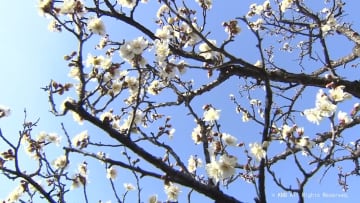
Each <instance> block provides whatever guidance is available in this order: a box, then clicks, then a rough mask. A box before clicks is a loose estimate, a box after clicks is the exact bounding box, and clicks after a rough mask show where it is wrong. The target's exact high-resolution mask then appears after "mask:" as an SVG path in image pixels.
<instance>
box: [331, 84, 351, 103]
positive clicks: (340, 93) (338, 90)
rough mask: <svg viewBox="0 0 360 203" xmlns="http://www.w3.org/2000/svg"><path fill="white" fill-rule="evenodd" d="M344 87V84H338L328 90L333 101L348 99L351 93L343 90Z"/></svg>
mask: <svg viewBox="0 0 360 203" xmlns="http://www.w3.org/2000/svg"><path fill="white" fill-rule="evenodd" d="M344 88H345V86H343V85H339V86H337V87H335V88H333V89H331V90H329V93H330V97H331V99H332V100H333V101H335V102H341V101H344V100H345V99H350V98H351V94H349V93H347V92H344Z"/></svg>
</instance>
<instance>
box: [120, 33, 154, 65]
mask: <svg viewBox="0 0 360 203" xmlns="http://www.w3.org/2000/svg"><path fill="white" fill-rule="evenodd" d="M148 46H149V43H148V41H147V40H145V39H144V38H143V37H138V38H136V39H134V40H132V41H128V42H125V44H123V45H122V46H121V47H120V50H119V53H120V56H121V57H122V58H123V59H124V60H126V61H127V62H129V63H130V64H132V65H133V66H136V65H145V63H146V60H145V59H144V58H143V57H142V56H141V54H142V53H143V52H144V50H145V49H146V48H147V47H148Z"/></svg>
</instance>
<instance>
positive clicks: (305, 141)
mask: <svg viewBox="0 0 360 203" xmlns="http://www.w3.org/2000/svg"><path fill="white" fill-rule="evenodd" d="M296 144H297V145H298V146H300V147H301V148H312V147H313V146H314V142H313V141H311V140H310V138H309V137H307V136H302V137H301V138H300V139H298V140H297V143H296Z"/></svg>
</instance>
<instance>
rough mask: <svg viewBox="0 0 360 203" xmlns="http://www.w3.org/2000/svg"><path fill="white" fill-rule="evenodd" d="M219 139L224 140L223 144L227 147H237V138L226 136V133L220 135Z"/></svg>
mask: <svg viewBox="0 0 360 203" xmlns="http://www.w3.org/2000/svg"><path fill="white" fill-rule="evenodd" d="M221 136H222V137H221V138H222V140H224V142H225V143H226V144H227V145H230V146H236V145H237V138H236V137H234V136H232V135H230V134H227V133H222V134H221Z"/></svg>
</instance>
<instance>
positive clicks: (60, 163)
mask: <svg viewBox="0 0 360 203" xmlns="http://www.w3.org/2000/svg"><path fill="white" fill-rule="evenodd" d="M67 164H68V162H67V158H66V156H65V155H61V156H59V157H58V158H57V159H55V161H54V162H53V165H54V167H55V168H56V169H63V168H65V167H66V166H67Z"/></svg>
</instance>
